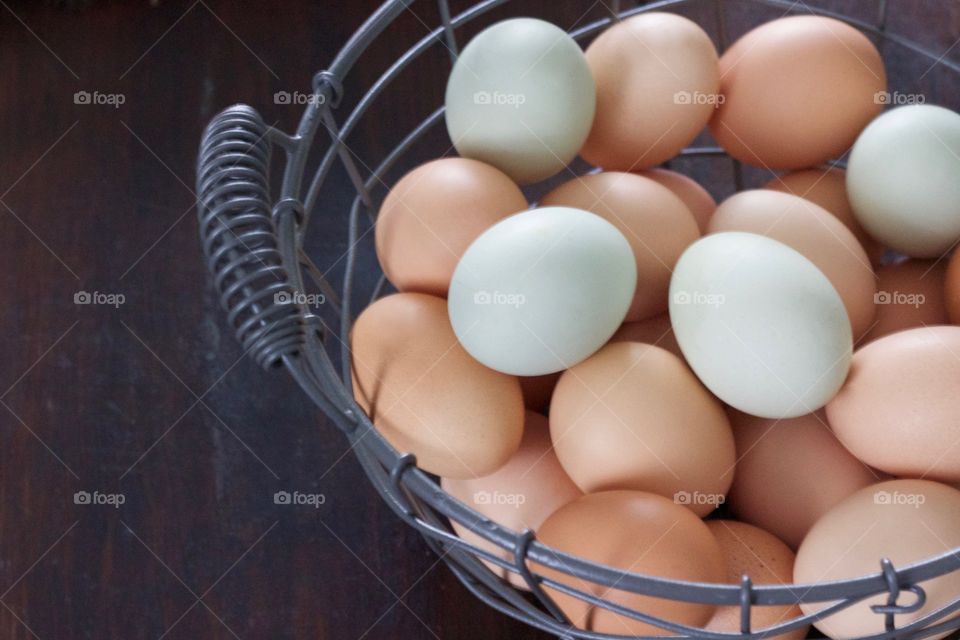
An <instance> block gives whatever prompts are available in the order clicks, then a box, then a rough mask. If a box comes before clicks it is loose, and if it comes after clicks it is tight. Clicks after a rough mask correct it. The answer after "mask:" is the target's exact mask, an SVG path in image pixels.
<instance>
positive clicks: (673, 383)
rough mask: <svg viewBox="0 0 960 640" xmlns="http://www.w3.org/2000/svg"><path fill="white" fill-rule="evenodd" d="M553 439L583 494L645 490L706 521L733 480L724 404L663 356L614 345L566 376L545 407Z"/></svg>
mask: <svg viewBox="0 0 960 640" xmlns="http://www.w3.org/2000/svg"><path fill="white" fill-rule="evenodd" d="M550 433H551V436H552V437H553V446H554V448H555V449H556V451H557V457H558V458H559V459H560V463H561V464H562V465H563V467H564V469H566V470H567V473H568V474H570V477H571V478H572V479H573V481H574V482H575V483H577V485H578V486H579V487H580V488H581V489H583V490H584V491H585V492H587V493H592V492H595V491H607V490H610V489H635V490H638V491H649V492H651V493H656V494H659V495H662V496H666V497H667V498H671V499H673V500H675V501H676V502H677V503H678V504H682V505H685V506H688V507H690V508H691V509H692V510H693V511H694V512H695V513H697V514H698V515H700V516H703V515H706V514H707V513H709V512H711V511H713V509H715V508H716V507H717V506H718V505H719V504H722V503H723V501H724V500H725V496H726V493H727V489H729V488H730V483H731V482H732V481H733V469H734V455H735V448H734V442H733V434H732V433H731V431H730V423H729V422H728V421H727V416H726V415H725V414H724V411H723V407H722V405H721V404H720V402H719V401H718V400H717V399H716V398H714V397H713V396H712V395H710V392H709V391H707V390H706V388H704V386H703V385H702V384H701V383H700V381H699V380H697V378H696V376H695V375H694V374H693V372H692V371H690V369H689V368H688V367H687V365H686V364H684V362H683V361H682V360H680V358H678V357H677V356H675V355H673V354H672V353H670V352H669V351H666V350H665V349H661V348H660V347H654V346H652V345H648V344H640V343H638V342H613V343H610V344H608V345H607V346H605V347H604V348H603V349H601V350H600V351H598V352H597V353H595V354H594V355H593V356H591V357H590V358H588V359H587V360H585V361H583V362H581V363H580V364H578V365H576V366H575V367H573V368H571V369H569V370H568V371H567V372H565V373H564V374H563V375H562V376H560V382H558V383H557V388H556V390H555V391H554V392H553V401H552V402H551V404H550Z"/></svg>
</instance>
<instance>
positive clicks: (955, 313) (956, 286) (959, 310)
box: [944, 251, 960, 324]
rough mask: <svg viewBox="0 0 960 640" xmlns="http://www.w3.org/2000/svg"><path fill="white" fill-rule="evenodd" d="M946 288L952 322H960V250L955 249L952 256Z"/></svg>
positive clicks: (948, 267)
mask: <svg viewBox="0 0 960 640" xmlns="http://www.w3.org/2000/svg"><path fill="white" fill-rule="evenodd" d="M944 289H945V298H946V305H947V314H948V315H949V316H950V322H952V323H953V324H960V251H954V252H953V256H952V257H951V258H950V262H949V264H948V266H947V275H946V282H945V284H944Z"/></svg>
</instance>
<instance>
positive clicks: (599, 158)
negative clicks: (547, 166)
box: [580, 12, 720, 171]
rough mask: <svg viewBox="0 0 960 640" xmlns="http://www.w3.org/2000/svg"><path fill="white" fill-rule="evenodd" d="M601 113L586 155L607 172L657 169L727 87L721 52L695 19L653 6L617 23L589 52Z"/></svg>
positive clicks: (702, 120)
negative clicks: (722, 79) (722, 87)
mask: <svg viewBox="0 0 960 640" xmlns="http://www.w3.org/2000/svg"><path fill="white" fill-rule="evenodd" d="M586 57H587V62H588V64H589V65H590V70H591V71H592V72H593V76H594V78H595V79H596V85H597V111H596V115H595V117H594V121H593V128H592V129H591V130H590V135H589V137H588V138H587V140H586V143H585V144H584V145H583V148H582V149H581V150H580V155H581V156H583V158H584V159H585V160H586V161H587V162H589V163H591V164H594V165H597V166H599V167H603V168H604V169H608V170H616V171H632V170H634V169H646V168H649V167H655V166H657V165H658V164H661V163H662V162H664V161H666V160H669V159H670V158H672V157H673V156H675V155H677V154H678V153H679V152H680V151H681V150H682V149H683V148H684V147H685V146H687V145H688V144H690V142H692V141H693V139H694V138H695V137H696V136H697V134H699V133H700V131H701V130H703V128H704V127H705V126H706V124H707V121H708V120H709V119H710V116H711V115H712V114H713V111H714V109H715V107H716V104H717V100H718V96H717V90H718V89H719V87H720V71H719V67H718V58H717V51H716V49H715V48H714V46H713V42H712V41H711V40H710V37H709V36H708V35H707V34H706V33H705V32H704V31H703V29H701V28H700V27H699V26H698V25H697V24H696V23H694V22H692V21H691V20H688V19H687V18H684V17H682V16H679V15H676V14H672V13H660V12H651V13H644V14H641V15H637V16H633V17H631V18H627V19H626V20H623V21H620V22H617V23H616V24H614V25H613V26H612V27H610V28H609V29H607V30H606V31H604V32H603V33H601V34H600V35H599V36H598V37H597V38H596V40H594V41H593V42H592V43H591V44H590V46H589V47H587V52H586Z"/></svg>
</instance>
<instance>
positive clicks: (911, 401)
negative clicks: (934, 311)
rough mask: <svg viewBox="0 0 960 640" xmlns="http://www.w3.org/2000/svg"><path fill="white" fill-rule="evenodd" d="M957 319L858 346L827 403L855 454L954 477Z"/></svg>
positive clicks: (957, 464) (959, 454) (959, 397)
mask: <svg viewBox="0 0 960 640" xmlns="http://www.w3.org/2000/svg"><path fill="white" fill-rule="evenodd" d="M958 390H960V327H955V326H939V327H923V328H919V329H908V330H906V331H900V332H898V333H894V334H891V335H888V336H886V337H884V338H880V339H879V340H875V341H873V342H871V343H870V344H868V345H866V346H864V347H861V348H860V349H859V350H857V351H856V352H854V354H853V362H852V364H851V366H850V376H849V377H848V378H847V381H846V383H845V384H844V385H843V387H842V388H841V389H840V393H838V394H837V395H836V397H835V398H834V399H833V400H831V401H830V403H829V404H828V405H827V416H829V418H830V426H831V427H833V431H834V433H836V434H837V437H838V438H839V439H840V441H841V442H842V443H843V444H844V446H845V447H847V449H849V450H850V451H851V452H853V454H854V455H855V456H857V457H858V458H860V459H861V460H863V461H864V462H866V463H867V464H869V465H871V466H873V467H876V468H877V469H880V470H882V471H886V472H887V473H890V474H892V475H895V476H901V477H908V478H930V479H931V480H941V481H943V482H957V481H960V431H958V428H957V424H958V422H957V421H958V417H960V393H958Z"/></svg>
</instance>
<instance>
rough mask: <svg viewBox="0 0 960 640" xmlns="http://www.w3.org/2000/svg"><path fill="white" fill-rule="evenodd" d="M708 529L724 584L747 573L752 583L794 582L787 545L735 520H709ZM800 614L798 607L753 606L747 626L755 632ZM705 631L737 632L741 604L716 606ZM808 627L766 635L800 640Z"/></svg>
mask: <svg viewBox="0 0 960 640" xmlns="http://www.w3.org/2000/svg"><path fill="white" fill-rule="evenodd" d="M707 528H709V529H710V533H712V534H713V536H714V537H715V538H716V539H717V542H718V543H719V544H720V552H721V553H722V554H723V557H724V560H726V566H727V576H726V580H725V582H726V583H727V584H736V585H739V584H740V580H741V578H742V577H743V576H750V579H751V580H752V581H753V584H755V585H763V584H770V585H782V584H790V582H792V581H793V562H794V554H793V551H791V550H790V547H788V546H787V545H785V544H783V542H782V541H780V540H779V539H778V538H777V537H776V536H774V535H772V534H769V533H767V532H766V531H764V530H763V529H759V528H757V527H754V526H751V525H749V524H745V523H743V522H737V521H735V520H710V521H708V522H707ZM800 615H801V611H800V607H798V606H796V605H793V606H761V605H755V606H754V607H752V608H751V610H750V626H751V628H752V629H753V630H754V632H761V631H762V630H763V629H766V628H768V627H772V626H774V625H778V624H782V623H784V622H788V621H790V620H792V619H793V618H796V617H798V616H800ZM705 629H706V630H707V631H719V632H723V633H740V607H717V611H716V613H714V614H713V617H712V618H710V622H708V623H707V626H706V627H705ZM809 629H810V626H809V625H805V626H802V627H800V628H799V629H796V630H794V631H788V632H787V633H781V634H779V635H776V636H774V635H769V636H768V635H766V634H764V635H765V637H772V638H779V639H780V640H803V639H804V638H806V637H807V631H809Z"/></svg>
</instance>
